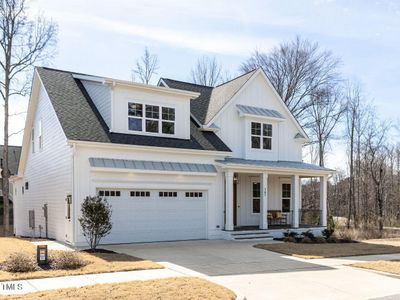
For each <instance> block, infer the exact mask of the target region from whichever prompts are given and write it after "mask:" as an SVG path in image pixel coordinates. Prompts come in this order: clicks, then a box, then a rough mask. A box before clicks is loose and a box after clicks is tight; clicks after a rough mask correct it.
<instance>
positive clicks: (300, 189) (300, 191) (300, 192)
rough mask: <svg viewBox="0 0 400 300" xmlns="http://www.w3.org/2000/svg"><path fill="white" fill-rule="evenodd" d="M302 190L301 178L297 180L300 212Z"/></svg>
mask: <svg viewBox="0 0 400 300" xmlns="http://www.w3.org/2000/svg"><path fill="white" fill-rule="evenodd" d="M302 191H303V190H302V188H301V178H300V179H299V199H300V202H299V209H300V210H301V209H302V207H303V199H302V197H303V196H302Z"/></svg>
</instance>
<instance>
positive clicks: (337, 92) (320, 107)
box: [304, 87, 346, 166]
mask: <svg viewBox="0 0 400 300" xmlns="http://www.w3.org/2000/svg"><path fill="white" fill-rule="evenodd" d="M345 110H346V104H345V102H344V101H343V94H342V91H341V89H340V88H330V87H324V88H321V89H320V90H318V91H315V93H314V94H313V95H311V96H310V107H309V109H308V115H307V124H306V125H304V126H305V127H306V128H308V129H309V132H310V133H311V134H310V135H311V137H312V138H313V140H314V141H313V143H314V144H316V145H317V153H318V155H317V156H318V160H319V165H320V166H324V165H325V159H324V158H325V155H326V148H327V145H328V143H329V141H330V140H331V139H332V138H333V133H334V129H335V128H336V126H337V124H338V123H339V122H340V120H341V117H342V116H343V113H344V112H345Z"/></svg>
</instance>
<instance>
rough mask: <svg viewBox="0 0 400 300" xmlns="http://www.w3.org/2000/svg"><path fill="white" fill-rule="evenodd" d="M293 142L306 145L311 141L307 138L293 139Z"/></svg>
mask: <svg viewBox="0 0 400 300" xmlns="http://www.w3.org/2000/svg"><path fill="white" fill-rule="evenodd" d="M294 140H295V142H297V143H299V144H306V143H309V142H311V140H310V139H308V138H297V139H296V138H295V139H294Z"/></svg>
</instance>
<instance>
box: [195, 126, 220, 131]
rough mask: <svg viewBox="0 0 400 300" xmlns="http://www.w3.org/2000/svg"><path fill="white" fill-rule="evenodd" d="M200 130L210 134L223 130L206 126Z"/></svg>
mask: <svg viewBox="0 0 400 300" xmlns="http://www.w3.org/2000/svg"><path fill="white" fill-rule="evenodd" d="M200 130H201V131H209V132H214V133H215V132H218V131H220V130H221V128H219V127H208V126H206V125H201V126H200Z"/></svg>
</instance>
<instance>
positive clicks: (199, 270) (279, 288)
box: [105, 241, 400, 300]
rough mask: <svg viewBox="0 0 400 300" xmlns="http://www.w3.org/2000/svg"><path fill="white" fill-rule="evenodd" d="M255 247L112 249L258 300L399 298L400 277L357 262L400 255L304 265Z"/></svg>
mask: <svg viewBox="0 0 400 300" xmlns="http://www.w3.org/2000/svg"><path fill="white" fill-rule="evenodd" d="M253 245H254V243H249V242H233V241H186V242H165V243H148V244H124V245H110V246H107V247H105V248H108V249H110V250H114V251H117V252H122V253H126V254H129V255H133V256H138V257H141V258H145V259H150V260H153V261H156V262H162V263H163V264H164V265H165V266H166V267H167V268H171V269H174V270H175V271H180V272H182V273H184V274H186V275H194V276H199V277H203V278H206V279H208V280H210V281H213V282H215V283H218V284H221V285H223V286H226V287H228V288H230V289H232V290H233V291H234V292H236V293H237V294H238V295H241V296H243V295H244V296H245V297H246V299H247V300H253V299H257V300H258V299H260V300H263V299H281V300H282V299H285V300H286V299H296V300H298V299H318V300H320V299H335V300H336V299H349V300H350V299H388V300H389V299H390V300H394V299H399V300H400V279H399V277H393V276H386V275H382V274H378V273H376V272H372V271H367V270H361V269H355V268H352V267H350V266H348V264H351V263H353V262H355V261H363V260H379V259H400V255H386V256H375V257H352V258H341V259H319V260H303V259H296V258H293V257H287V256H284V255H280V254H278V253H274V252H269V251H266V250H261V249H256V248H254V247H253Z"/></svg>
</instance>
